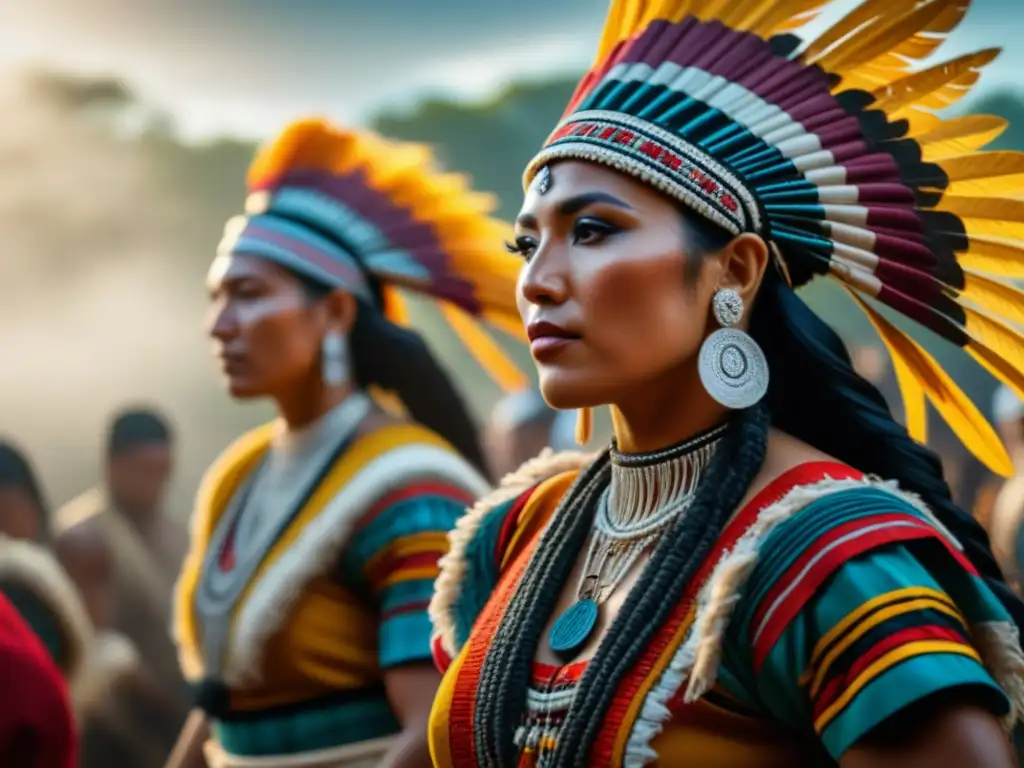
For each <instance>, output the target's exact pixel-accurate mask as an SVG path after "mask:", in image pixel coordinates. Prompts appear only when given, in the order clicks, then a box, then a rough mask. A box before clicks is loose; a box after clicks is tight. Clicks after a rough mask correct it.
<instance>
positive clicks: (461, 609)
mask: <svg viewBox="0 0 1024 768" xmlns="http://www.w3.org/2000/svg"><path fill="white" fill-rule="evenodd" d="M835 478H850V480H848V481H845V482H847V483H854V485H853V486H852V487H851V486H846V487H845V489H844V490H831V491H829V492H827V493H824V494H823V495H822V496H820V497H819V498H817V499H816V500H813V501H811V502H810V503H809V504H808V505H807V506H805V507H803V508H802V509H801V510H800V511H799V512H798V513H797V514H795V515H794V516H793V517H791V518H789V519H788V520H786V521H785V522H783V523H781V524H780V525H778V526H777V527H776V528H775V529H774V530H773V531H772V532H771V533H770V534H769V535H768V537H767V538H766V539H765V540H764V542H763V544H762V546H761V548H760V555H759V560H758V564H757V566H756V567H755V569H754V571H753V573H752V574H751V576H750V578H749V580H748V581H747V583H746V585H745V587H744V588H743V591H742V596H741V598H740V601H739V603H738V604H737V606H736V608H735V610H734V613H733V616H732V619H731V621H730V623H729V625H728V627H727V629H726V633H725V637H724V643H723V648H722V662H721V665H720V667H719V670H718V675H717V683H716V685H715V687H714V688H713V689H712V690H711V691H709V693H708V694H706V695H705V696H704V697H703V698H701V699H700V700H698V701H697V702H696V703H694V704H686V703H684V700H683V697H682V692H683V690H685V686H683V688H681V689H679V692H678V693H677V695H675V696H674V697H672V698H671V699H670V700H669V702H668V704H667V707H668V710H669V712H670V713H671V714H670V719H669V720H668V721H667V722H666V723H665V726H664V728H663V730H662V732H661V733H660V735H658V736H656V737H655V738H653V740H652V741H651V742H650V747H651V749H653V750H654V751H655V752H657V753H658V756H659V760H660V762H661V764H663V765H672V766H679V768H689V767H691V766H693V767H694V768H695V767H696V766H700V768H719V767H721V768H724V767H725V766H738V765H750V766H754V765H756V766H790V765H830V764H834V762H835V761H838V760H839V758H840V757H841V756H842V755H843V754H844V753H845V752H846V751H847V750H848V749H849V748H850V747H851V746H853V745H854V744H856V743H857V742H858V741H859V740H860V739H861V738H862V737H863V736H864V735H865V734H867V733H868V732H869V731H870V730H871V729H872V728H874V727H875V726H876V725H878V724H880V723H882V722H884V721H885V720H886V719H887V718H889V717H890V716H891V715H893V714H895V713H896V712H898V711H900V710H902V709H904V708H905V707H907V706H908V705H911V704H913V703H914V702H916V701H919V700H921V699H923V698H925V697H927V696H930V695H932V694H934V693H937V692H939V691H942V690H944V689H948V688H951V687H955V686H971V687H973V688H975V689H976V691H978V692H979V693H980V694H981V695H982V696H983V699H982V700H984V701H987V702H988V705H989V708H990V709H991V711H992V712H993V713H994V714H997V715H1003V714H1005V713H1006V712H1007V711H1008V708H1009V703H1008V700H1007V697H1006V695H1005V694H1004V692H1003V691H1002V690H1001V689H1000V687H999V686H998V684H997V683H996V682H995V680H994V679H993V678H992V676H991V675H990V674H989V672H988V671H987V670H986V668H985V666H984V665H983V664H982V660H981V658H980V654H979V651H978V650H977V648H976V647H975V646H974V644H973V642H972V639H971V633H970V630H969V627H970V626H971V625H976V624H978V623H982V622H990V621H1000V620H1006V614H1005V611H1004V609H1003V608H1002V606H1001V604H1000V603H999V602H998V600H997V599H996V597H995V596H994V595H993V594H992V593H991V592H990V590H989V589H988V587H987V586H986V585H985V583H984V582H983V580H982V579H981V578H979V577H978V576H977V574H976V573H975V571H974V569H973V568H972V567H971V565H970V564H969V563H968V562H967V561H966V559H965V558H964V557H963V555H962V554H961V553H960V551H959V549H958V548H957V546H956V545H955V544H954V543H953V542H952V541H951V540H949V539H948V538H946V536H945V534H944V533H943V532H942V531H940V530H939V529H938V528H937V527H935V525H934V524H933V523H932V521H931V520H930V519H929V517H928V516H927V515H926V514H925V513H924V512H922V511H921V510H920V509H919V508H918V507H917V506H915V504H913V503H912V502H911V501H910V500H909V499H906V498H905V497H903V496H901V495H899V494H897V493H894V492H892V491H891V490H889V489H884V488H879V487H878V486H876V485H870V484H866V483H865V484H863V485H857V484H856V483H857V481H858V480H859V479H860V475H859V473H857V472H855V471H853V470H850V469H849V468H848V467H842V466H841V465H834V464H815V465H807V466H806V467H801V468H797V469H795V470H793V471H791V472H790V473H787V474H786V475H784V476H783V477H781V478H779V480H777V481H776V482H774V483H772V484H770V485H769V487H768V488H766V489H765V490H764V491H762V493H761V494H759V496H758V497H757V498H756V499H755V500H754V501H753V502H751V504H750V505H749V506H748V507H747V508H745V509H744V510H743V511H742V512H740V513H739V514H738V515H737V516H736V518H735V520H734V523H733V524H730V528H729V529H728V530H727V531H726V532H725V533H724V534H723V540H728V541H731V542H733V543H732V544H726V545H724V546H726V548H727V549H728V548H730V547H732V546H734V543H735V540H736V537H738V536H739V535H740V534H741V533H742V532H743V531H744V530H747V528H748V527H749V526H750V525H751V524H752V523H753V521H754V520H755V519H756V517H757V515H758V513H759V512H760V511H761V510H763V509H765V508H767V507H768V506H770V505H772V504H774V503H775V502H777V501H779V500H780V499H782V498H783V497H784V496H785V495H786V494H787V493H788V492H789V491H792V490H793V489H794V488H796V487H798V486H801V485H803V486H806V485H811V484H813V483H816V482H819V481H821V480H824V479H832V481H833V482H836V481H835ZM838 482H842V481H838ZM549 496H553V498H547V497H549ZM539 497H544V498H539ZM559 498H560V494H552V493H546V492H545V484H541V485H540V486H537V487H534V488H530V489H529V490H527V491H525V492H524V493H522V494H521V495H519V496H518V497H517V498H514V499H511V500H506V501H503V502H501V503H498V504H495V505H494V506H493V507H492V508H490V509H488V510H486V511H485V512H483V513H482V514H481V517H480V519H479V520H478V521H477V522H478V525H477V526H476V527H475V529H474V533H473V535H472V536H471V537H470V538H469V539H468V541H466V542H465V543H464V546H463V548H462V551H461V555H460V558H459V561H458V564H457V566H455V567H457V568H458V569H459V572H461V573H462V574H463V577H462V580H461V582H460V583H459V589H458V594H457V597H456V599H454V600H453V601H452V603H451V605H450V606H449V607H448V608H447V610H446V613H445V617H446V621H447V622H450V624H451V625H453V626H454V629H455V632H454V648H452V647H451V645H450V642H451V640H450V639H449V641H448V643H449V644H448V645H447V647H446V643H445V642H443V640H444V638H442V634H443V632H442V631H441V629H442V628H440V627H439V628H437V629H438V631H437V634H436V636H435V637H434V640H433V651H434V657H435V661H436V662H437V664H438V667H439V669H441V671H442V672H444V673H445V679H444V682H443V683H442V686H441V689H440V690H439V693H438V699H437V703H436V704H435V709H434V713H433V714H432V717H431V729H430V734H431V745H432V749H433V750H434V754H435V760H439V762H437V764H438V765H442V766H448V765H452V766H458V765H463V764H465V765H467V766H468V765H469V764H470V763H471V762H472V760H471V759H470V758H468V757H466V756H467V755H471V754H472V752H473V746H472V745H473V739H472V734H473V727H472V717H471V714H472V712H473V709H474V704H473V697H474V695H475V690H476V686H475V683H474V682H473V681H474V680H475V675H476V674H477V672H478V670H479V667H480V665H481V660H482V658H483V656H484V655H485V654H486V650H487V647H488V646H489V643H490V639H491V637H492V636H493V632H494V629H495V627H496V626H497V622H500V619H501V614H502V610H503V596H504V595H505V594H506V593H507V592H508V591H509V590H510V589H514V582H515V581H516V579H515V578H513V577H514V576H515V575H516V574H517V573H520V572H521V571H522V569H523V568H524V567H528V565H527V562H528V557H529V552H530V544H531V543H533V542H535V540H536V538H537V532H538V531H539V530H540V529H541V528H542V527H543V522H544V520H546V519H547V514H549V513H550V511H551V509H552V508H553V506H554V505H555V504H557V502H558V500H559ZM478 509H479V508H478ZM721 546H723V545H722V544H721V543H720V544H719V545H716V548H719V549H720V547H721ZM524 558H525V559H524ZM709 559H710V560H712V561H714V562H717V557H712V558H709ZM712 564H713V563H712ZM510 584H511V586H510ZM552 588H557V585H552ZM684 607H685V606H684ZM686 623H687V622H684V625H685V624H686ZM684 628H685V627H684ZM677 634H678V633H677ZM683 636H684V635H683V634H679V636H678V637H677V638H676V639H675V640H674V641H673V642H674V643H675V645H673V646H670V647H668V648H666V651H665V653H663V654H662V656H661V658H662V660H664V659H668V658H671V657H672V654H673V652H674V650H675V649H678V648H679V647H681V642H682V638H683ZM452 650H454V651H455V653H454V654H453V653H451V652H450V651H452ZM666 654H667V655H666ZM659 663H663V661H660V662H659ZM573 669H574V671H578V672H582V667H580V666H579V665H574V667H573ZM549 672H550V670H549ZM646 674H647V672H646V671H645V670H637V671H636V672H635V674H631V675H630V676H628V677H627V679H626V683H625V685H630V686H634V687H637V690H638V691H642V690H644V689H643V687H642V686H639V683H638V681H639V679H640V677H639V676H643V675H646ZM562 677H564V675H562V676H559V675H555V677H554V679H558V680H561V679H562ZM534 683H535V684H534V686H533V691H532V692H531V693H530V696H529V698H528V705H529V703H530V702H534V703H536V702H544V701H547V700H548V698H549V697H550V696H552V695H556V696H561V695H562V692H563V689H564V688H565V686H562V685H558V686H555V687H554V688H552V687H551V686H550V685H538V684H537V681H536V680H535V681H534ZM638 686H639V687H638ZM570 687H571V686H570ZM623 693H624V692H623V691H619V692H616V694H615V695H616V701H619V700H620V699H622V701H621V704H622V706H621V707H620V706H618V705H616V706H614V707H613V710H614V712H616V713H618V714H616V715H615V716H614V718H613V720H614V721H613V722H607V723H606V724H605V725H606V727H605V728H603V732H607V733H608V736H609V740H610V741H609V749H608V751H607V754H604V753H601V754H598V753H597V752H596V751H595V754H594V755H592V757H593V758H595V760H596V762H594V763H593V764H594V765H609V766H613V765H619V764H620V763H621V760H622V755H623V750H624V749H625V745H626V743H627V741H628V740H629V739H631V738H633V737H635V727H636V722H637V721H636V720H635V718H637V716H638V713H639V712H640V711H641V710H642V709H643V708H644V702H643V699H642V693H641V694H638V695H640V696H641V698H639V699H634V700H633V701H632V703H630V701H629V699H628V696H627V697H626V698H625V699H623V698H622V697H623ZM527 710H528V711H527V712H525V713H524V721H523V728H522V729H521V730H520V732H519V733H518V734H517V737H516V738H517V739H522V740H523V743H524V744H526V743H530V734H531V731H530V727H531V726H532V725H536V724H537V722H538V721H536V713H533V714H532V715H531V712H530V711H529V706H528V707H527ZM531 717H533V718H534V719H532V720H531ZM467 718H469V719H468V720H467ZM630 718H633V719H632V720H631V719H630ZM543 725H544V729H546V730H544V734H543V735H542V738H551V737H552V736H551V733H549V731H552V728H551V723H548V722H547V721H546V720H545V722H544V724H543ZM554 730H557V729H554ZM534 740H536V739H534ZM602 754H603V755H604V756H603V757H602V756H601V755H602ZM532 759H533V758H532V756H531V755H529V754H525V753H524V755H523V763H522V764H523V765H533V762H531V760H532Z"/></svg>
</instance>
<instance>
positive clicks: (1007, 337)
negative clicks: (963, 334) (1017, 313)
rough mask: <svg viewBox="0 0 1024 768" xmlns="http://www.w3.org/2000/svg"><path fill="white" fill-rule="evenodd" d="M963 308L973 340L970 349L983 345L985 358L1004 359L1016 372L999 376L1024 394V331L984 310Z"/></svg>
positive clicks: (968, 348) (968, 331)
mask: <svg viewBox="0 0 1024 768" xmlns="http://www.w3.org/2000/svg"><path fill="white" fill-rule="evenodd" d="M963 311H964V314H965V315H966V316H967V323H966V326H967V333H968V335H969V336H970V337H971V339H972V341H971V343H970V344H968V345H967V350H968V351H969V352H970V351H972V350H976V349H981V348H984V349H985V350H986V352H985V353H984V354H982V357H984V358H986V359H988V358H989V357H991V356H992V355H996V356H998V357H1000V358H1002V359H1003V360H1004V361H1005V362H1006V364H1007V366H1008V367H1009V369H1012V370H1013V371H1014V373H1013V374H1012V375H1006V374H999V376H998V378H999V379H1000V381H1002V382H1003V383H1004V384H1006V385H1007V386H1008V387H1010V388H1012V389H1014V390H1016V391H1018V392H1020V393H1021V394H1022V396H1024V373H1021V372H1022V371H1024V334H1021V332H1020V331H1019V330H1017V329H1016V328H1013V327H1011V326H1009V325H1007V324H1006V323H1004V322H1003V321H1001V320H997V319H996V318H994V317H991V316H989V315H987V314H986V313H985V312H983V311H981V310H978V309H974V308H973V307H970V306H964V307H963ZM989 353H991V354H989Z"/></svg>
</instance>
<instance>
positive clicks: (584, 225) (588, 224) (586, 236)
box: [573, 219, 621, 245]
mask: <svg viewBox="0 0 1024 768" xmlns="http://www.w3.org/2000/svg"><path fill="white" fill-rule="evenodd" d="M619 231H621V228H620V227H617V226H615V225H614V224H609V223H608V222H607V221H602V220H601V219H580V220H579V221H577V222H576V228H575V230H574V231H573V243H574V244H575V245H597V244H598V243H600V242H601V241H602V240H604V239H605V238H606V237H611V236H612V235H614V234H615V233H617V232H619Z"/></svg>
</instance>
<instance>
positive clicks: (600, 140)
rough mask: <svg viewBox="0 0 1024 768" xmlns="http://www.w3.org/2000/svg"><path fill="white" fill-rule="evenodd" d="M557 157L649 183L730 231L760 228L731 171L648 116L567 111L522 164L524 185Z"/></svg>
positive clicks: (749, 197)
mask: <svg viewBox="0 0 1024 768" xmlns="http://www.w3.org/2000/svg"><path fill="white" fill-rule="evenodd" d="M556 160H587V161H589V162H593V163H599V164H601V165H606V166H608V167H610V168H614V169H616V170H619V171H622V172H624V173H627V174H629V175H631V176H634V177H636V178H637V179H640V180H641V181H643V182H646V183H647V184H650V185H651V186H653V187H654V188H656V189H658V190H660V191H661V192H663V193H664V194H666V195H668V196H669V197H671V198H672V199H674V200H677V201H679V202H680V203H683V204H684V205H686V206H688V207H689V208H692V209H693V210H694V211H696V212H697V213H699V214H701V215H702V216H704V217H706V218H708V219H710V220H711V221H713V222H715V223H716V224H718V225H719V226H720V227H722V228H723V229H725V230H727V231H729V232H731V233H732V234H734V235H739V234H741V233H743V232H761V228H762V215H761V211H760V209H759V207H758V203H757V198H756V197H754V195H753V194H752V193H751V192H750V191H749V190H748V189H747V188H746V186H745V185H744V184H743V182H742V181H741V180H740V179H739V177H738V176H737V175H736V174H735V173H732V172H731V171H729V170H728V169H727V168H726V167H725V166H724V165H723V164H722V163H721V162H719V161H718V160H716V159H715V158H714V157H713V156H711V155H709V154H708V153H706V152H703V151H701V149H700V148H699V147H697V146H695V145H693V144H690V143H688V142H687V141H685V140H683V139H682V138H680V137H679V136H674V135H673V134H672V133H670V132H669V131H666V130H664V129H663V128H660V127H658V126H657V125H654V124H653V123H649V122H647V121H646V120H642V119H640V118H636V117H633V116H631V115H626V114H623V113H621V112H614V111H609V110H588V111H583V112H577V113H575V114H573V115H570V116H569V117H568V118H566V119H565V120H563V121H562V122H561V123H559V125H558V127H557V128H556V129H555V131H554V132H553V133H552V134H551V136H549V137H548V140H547V144H546V145H545V147H544V149H542V150H541V151H540V152H539V153H538V154H537V156H536V157H534V158H533V160H531V161H530V164H529V165H528V166H527V167H526V171H525V172H524V174H523V186H524V188H525V187H529V185H530V183H531V182H532V181H533V178H534V176H536V175H537V173H538V172H539V171H540V169H541V168H543V167H545V166H546V165H548V163H551V162H554V161H556Z"/></svg>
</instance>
